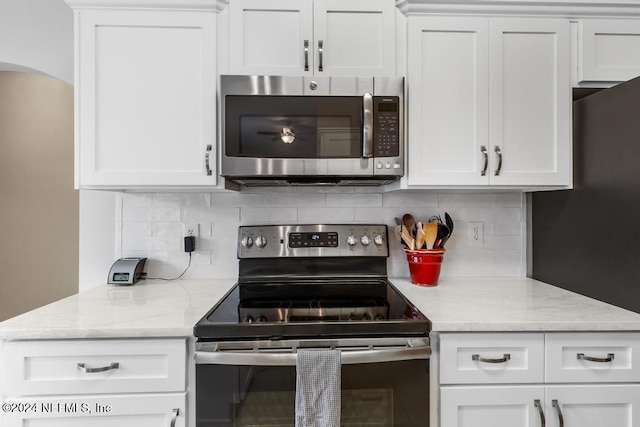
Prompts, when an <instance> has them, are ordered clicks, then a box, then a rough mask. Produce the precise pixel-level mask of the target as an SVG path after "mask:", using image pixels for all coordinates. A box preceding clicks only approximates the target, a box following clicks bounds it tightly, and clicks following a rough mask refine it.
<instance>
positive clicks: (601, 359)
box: [578, 353, 615, 363]
mask: <svg viewBox="0 0 640 427" xmlns="http://www.w3.org/2000/svg"><path fill="white" fill-rule="evenodd" d="M614 357H615V354H613V353H609V354H607V357H591V356H585V355H584V353H578V360H586V361H588V362H599V363H608V362H613V358H614Z"/></svg>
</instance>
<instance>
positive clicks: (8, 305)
mask: <svg viewBox="0 0 640 427" xmlns="http://www.w3.org/2000/svg"><path fill="white" fill-rule="evenodd" d="M77 290H78V194H77V191H75V190H74V189H73V87H72V86H70V85H69V84H67V83H64V82H62V81H60V80H56V79H54V78H51V77H47V76H43V75H38V74H28V73H20V72H12V71H0V320H3V319H7V318H9V317H12V316H15V315H17V314H20V313H23V312H25V311H28V310H30V309H33V308H36V307H39V306H41V305H44V304H47V303H49V302H52V301H55V300H58V299H60V298H63V297H65V296H68V295H71V294H73V293H75V292H77Z"/></svg>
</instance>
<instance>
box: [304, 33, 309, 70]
mask: <svg viewBox="0 0 640 427" xmlns="http://www.w3.org/2000/svg"><path fill="white" fill-rule="evenodd" d="M304 70H305V71H309V40H305V41H304Z"/></svg>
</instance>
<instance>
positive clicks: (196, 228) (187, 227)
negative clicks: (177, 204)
mask: <svg viewBox="0 0 640 427" xmlns="http://www.w3.org/2000/svg"><path fill="white" fill-rule="evenodd" d="M183 232H184V235H185V237H186V236H193V237H200V224H198V223H197V222H194V223H187V224H184V230H183Z"/></svg>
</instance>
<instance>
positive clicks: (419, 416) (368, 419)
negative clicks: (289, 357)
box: [196, 360, 429, 427]
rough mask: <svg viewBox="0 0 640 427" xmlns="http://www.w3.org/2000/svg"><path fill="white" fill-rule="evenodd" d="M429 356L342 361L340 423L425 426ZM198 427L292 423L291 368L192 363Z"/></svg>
mask: <svg viewBox="0 0 640 427" xmlns="http://www.w3.org/2000/svg"><path fill="white" fill-rule="evenodd" d="M428 366H429V365H428V361H425V360H411V361H399V362H387V363H375V364H361V365H343V366H342V391H341V394H342V401H341V426H342V427H356V426H364V425H366V426H371V427H376V426H380V427H414V426H417V425H421V426H428V425H429V373H428ZM196 370H197V373H196V426H197V427H214V426H215V427H231V426H234V427H254V426H261V427H276V426H278V427H294V426H295V384H296V372H295V367H281V366H275V367H265V366H255V367H251V366H222V365H197V366H196Z"/></svg>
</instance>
